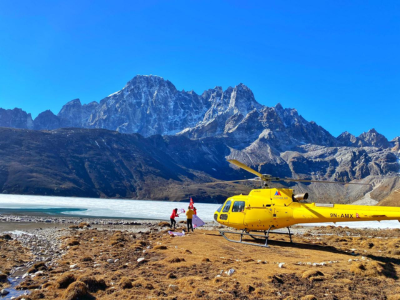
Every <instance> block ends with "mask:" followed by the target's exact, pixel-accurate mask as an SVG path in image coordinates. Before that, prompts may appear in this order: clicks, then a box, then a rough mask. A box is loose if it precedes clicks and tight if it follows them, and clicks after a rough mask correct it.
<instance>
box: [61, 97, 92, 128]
mask: <svg viewBox="0 0 400 300" xmlns="http://www.w3.org/2000/svg"><path fill="white" fill-rule="evenodd" d="M98 105H99V104H98V103H97V102H91V103H89V104H84V105H82V104H81V101H80V100H79V99H74V100H72V101H70V102H68V103H67V104H65V105H64V106H63V107H62V109H61V110H60V112H59V113H58V115H57V116H58V118H59V120H60V121H59V122H60V127H78V128H80V127H87V124H88V122H89V120H90V118H91V115H92V113H93V111H95V109H96V108H97V106H98ZM60 127H58V128H60Z"/></svg>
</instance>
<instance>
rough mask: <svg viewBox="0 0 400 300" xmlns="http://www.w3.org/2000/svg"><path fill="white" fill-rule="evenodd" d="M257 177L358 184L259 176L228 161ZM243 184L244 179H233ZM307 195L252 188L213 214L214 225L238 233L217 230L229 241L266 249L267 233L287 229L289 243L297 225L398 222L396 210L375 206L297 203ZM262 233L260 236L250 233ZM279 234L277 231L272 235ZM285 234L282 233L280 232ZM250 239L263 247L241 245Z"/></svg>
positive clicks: (243, 165)
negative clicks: (238, 237) (257, 241)
mask: <svg viewBox="0 0 400 300" xmlns="http://www.w3.org/2000/svg"><path fill="white" fill-rule="evenodd" d="M228 161H229V162H230V163H231V164H234V165H236V166H238V167H239V168H242V169H244V170H246V171H248V172H250V173H252V174H254V175H256V176H258V177H259V178H260V180H262V181H263V182H265V185H267V184H266V183H267V182H271V181H288V182H290V181H295V182H323V183H335V184H362V185H368V184H363V183H344V182H336V181H317V180H302V179H290V178H279V177H271V176H266V175H263V174H261V173H259V172H257V171H255V170H253V169H252V168H250V167H248V166H246V165H245V164H243V163H241V162H239V161H237V160H228ZM235 181H246V180H235ZM307 198H308V194H307V193H305V194H299V195H294V194H293V189H288V188H262V189H253V190H251V192H250V193H249V194H248V195H236V196H232V197H230V198H228V199H227V200H226V201H225V203H224V204H222V205H221V207H220V208H218V210H217V211H216V212H215V214H214V220H215V221H217V222H218V223H220V224H222V225H225V226H228V227H232V228H235V229H239V230H242V231H241V232H232V231H222V230H221V231H220V234H221V235H222V236H223V237H224V238H226V239H227V240H228V241H230V242H235V243H243V244H250V245H256V246H262V247H268V238H269V234H270V232H271V230H275V229H279V228H284V227H287V229H288V234H289V237H290V242H292V233H291V232H290V226H292V225H295V224H299V223H322V222H334V223H336V222H353V221H374V220H377V221H381V220H399V222H400V208H399V207H379V208H378V207H376V206H365V205H345V204H318V203H301V202H300V201H301V200H306V199H307ZM252 231H255V232H263V234H253V233H251V232H252ZM273 233H281V232H273ZM226 234H237V235H240V240H239V241H236V240H232V239H230V238H228V237H227V236H226ZM281 234H282V233H281ZM284 234H286V233H284ZM244 236H250V237H252V238H253V239H260V238H262V239H263V240H264V239H265V243H264V244H255V243H249V242H244V241H243V237H244Z"/></svg>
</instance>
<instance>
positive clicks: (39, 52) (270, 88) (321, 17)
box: [0, 0, 400, 140]
mask: <svg viewBox="0 0 400 300" xmlns="http://www.w3.org/2000/svg"><path fill="white" fill-rule="evenodd" d="M250 2H251V3H252V4H248V3H250ZM0 41H1V42H0V107H2V108H14V107H20V108H22V109H24V110H25V111H27V112H30V113H32V115H33V117H36V116H37V114H38V113H40V112H41V111H44V110H46V109H51V110H52V111H53V112H54V113H56V114H57V113H58V111H59V110H60V109H61V107H62V105H63V104H65V103H66V102H67V101H69V100H72V99H74V98H80V99H81V101H82V103H89V102H91V101H100V100H101V99H102V98H104V97H106V96H107V95H109V94H111V93H113V92H115V91H117V90H120V89H121V88H122V87H123V86H124V85H125V83H126V82H127V81H128V80H130V79H131V78H132V77H134V76H135V75H136V74H154V75H159V76H162V77H164V78H165V79H168V80H170V81H171V82H172V83H173V84H175V86H176V87H177V88H178V89H180V90H181V89H185V90H194V91H195V92H197V93H202V92H203V91H204V90H205V89H208V88H212V87H214V86H217V85H219V86H222V87H223V88H227V87H228V86H234V85H237V84H238V83H241V82H242V83H244V84H246V85H247V86H249V87H250V88H251V89H252V90H253V92H254V94H255V97H256V99H257V100H258V102H260V103H262V104H264V105H267V106H274V105H276V104H277V103H278V102H280V103H281V104H282V105H283V107H293V108H296V109H297V110H298V111H299V113H300V114H301V115H302V116H303V117H305V118H306V119H307V120H309V121H311V120H313V121H316V122H317V123H318V124H319V125H321V126H323V127H324V128H325V129H327V130H328V131H329V132H331V133H332V134H333V135H334V136H337V135H339V134H340V133H341V132H343V131H345V130H347V131H349V132H351V133H353V134H355V135H359V134H360V133H362V132H363V131H367V130H369V129H371V128H375V129H376V130H377V131H378V132H381V133H383V134H384V135H386V137H387V138H388V139H389V140H390V139H392V138H394V137H395V136H399V135H400V126H399V123H398V120H399V113H400V1H390V0H385V1H341V0H332V1H323V0H316V1H281V0H276V1H245V0H243V1H216V0H214V1H204V0H202V1H188V0H186V1H173V0H169V1H166V0H165V1H149V0H146V1H115V0H113V1H101V0H96V1H83V0H79V1H75V0H72V1H71V0H69V1H56V0H52V1H44V0H39V1H31V0H29V1H23V0H22V1H14V0H2V1H0Z"/></svg>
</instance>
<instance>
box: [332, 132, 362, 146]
mask: <svg viewBox="0 0 400 300" xmlns="http://www.w3.org/2000/svg"><path fill="white" fill-rule="evenodd" d="M337 141H338V143H339V145H340V146H348V147H358V146H363V143H362V141H361V140H360V139H359V138H356V137H355V136H354V135H352V134H351V133H349V132H347V131H345V132H343V133H342V134H341V135H339V136H338V137H337Z"/></svg>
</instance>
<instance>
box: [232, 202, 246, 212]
mask: <svg viewBox="0 0 400 300" xmlns="http://www.w3.org/2000/svg"><path fill="white" fill-rule="evenodd" d="M244 204H245V202H244V201H235V202H234V203H233V206H232V212H242V211H243V210H244Z"/></svg>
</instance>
